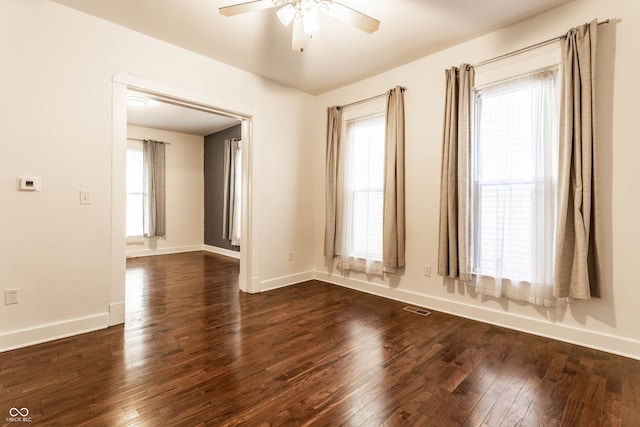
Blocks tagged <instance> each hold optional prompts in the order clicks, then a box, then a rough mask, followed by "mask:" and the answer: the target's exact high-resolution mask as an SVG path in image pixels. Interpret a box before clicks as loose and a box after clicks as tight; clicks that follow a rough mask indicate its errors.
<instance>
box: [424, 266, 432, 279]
mask: <svg viewBox="0 0 640 427" xmlns="http://www.w3.org/2000/svg"><path fill="white" fill-rule="evenodd" d="M424 275H425V276H427V277H431V266H430V265H425V266H424Z"/></svg>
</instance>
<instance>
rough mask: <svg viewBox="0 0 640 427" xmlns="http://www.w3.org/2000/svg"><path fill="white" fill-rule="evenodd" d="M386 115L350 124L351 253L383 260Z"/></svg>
mask: <svg viewBox="0 0 640 427" xmlns="http://www.w3.org/2000/svg"><path fill="white" fill-rule="evenodd" d="M384 123H385V115H384V114H378V115H375V116H372V117H366V118H363V119H357V120H352V121H350V122H348V123H347V145H348V147H347V150H348V157H347V162H348V163H347V166H346V167H347V169H348V174H349V179H348V180H347V182H348V186H347V192H348V196H347V197H348V199H349V201H350V206H351V209H350V215H349V218H348V220H349V223H350V224H351V226H350V229H351V232H350V233H349V254H350V255H351V256H354V257H359V258H368V259H373V260H381V259H382V203H383V194H382V190H383V184H384V135H385V134H384V132H385V130H384Z"/></svg>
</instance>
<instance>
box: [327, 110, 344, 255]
mask: <svg viewBox="0 0 640 427" xmlns="http://www.w3.org/2000/svg"><path fill="white" fill-rule="evenodd" d="M341 131H342V109H341V107H338V106H335V107H329V108H327V146H326V159H325V162H326V164H325V185H326V188H325V227H324V256H325V257H326V258H333V257H334V256H335V255H336V253H337V250H336V218H337V213H338V206H337V201H338V153H339V152H340V139H341Z"/></svg>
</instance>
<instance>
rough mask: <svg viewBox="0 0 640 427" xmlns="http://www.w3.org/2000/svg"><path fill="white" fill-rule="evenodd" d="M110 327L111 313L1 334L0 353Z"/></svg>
mask: <svg viewBox="0 0 640 427" xmlns="http://www.w3.org/2000/svg"><path fill="white" fill-rule="evenodd" d="M107 327H109V313H100V314H95V315H93V316H86V317H78V318H75V319H70V320H65V321H62V322H54V323H49V324H44V325H38V326H34V327H31V328H25V329H21V330H17V331H12V332H7V333H3V334H0V353H1V352H5V351H9V350H15V349H17V348H22V347H28V346H31V345H35V344H41V343H43V342H48V341H55V340H58V339H61V338H67V337H70V336H73V335H79V334H84V333H87V332H93V331H97V330H100V329H106V328H107Z"/></svg>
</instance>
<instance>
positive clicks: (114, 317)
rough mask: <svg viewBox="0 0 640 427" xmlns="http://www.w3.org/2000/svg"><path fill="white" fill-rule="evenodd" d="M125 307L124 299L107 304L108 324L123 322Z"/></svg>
mask: <svg viewBox="0 0 640 427" xmlns="http://www.w3.org/2000/svg"><path fill="white" fill-rule="evenodd" d="M124 314H125V307H124V301H120V302H114V303H111V304H109V326H115V325H121V324H123V323H124Z"/></svg>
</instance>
